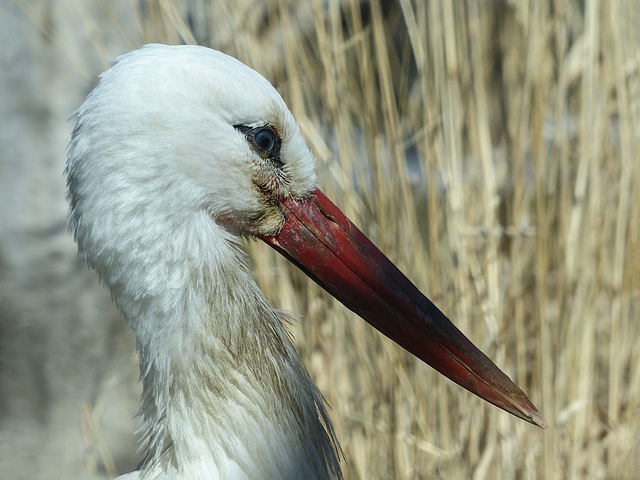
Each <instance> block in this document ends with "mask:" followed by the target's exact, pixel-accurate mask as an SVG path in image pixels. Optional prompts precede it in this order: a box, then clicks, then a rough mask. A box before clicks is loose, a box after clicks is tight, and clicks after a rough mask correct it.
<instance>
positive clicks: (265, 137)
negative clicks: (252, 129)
mask: <svg viewBox="0 0 640 480" xmlns="http://www.w3.org/2000/svg"><path fill="white" fill-rule="evenodd" d="M253 142H254V143H255V145H256V148H257V149H258V150H260V151H261V152H263V153H265V154H267V155H270V154H271V153H273V149H274V148H275V146H276V143H277V136H276V132H274V131H273V129H272V128H271V127H264V128H261V129H260V130H258V131H257V132H256V134H255V136H254V137H253Z"/></svg>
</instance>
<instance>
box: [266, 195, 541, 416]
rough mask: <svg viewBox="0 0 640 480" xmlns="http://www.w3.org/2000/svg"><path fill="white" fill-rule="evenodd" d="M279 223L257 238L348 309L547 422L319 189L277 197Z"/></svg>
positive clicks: (461, 379) (481, 392)
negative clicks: (273, 230)
mask: <svg viewBox="0 0 640 480" xmlns="http://www.w3.org/2000/svg"><path fill="white" fill-rule="evenodd" d="M282 208H283V210H284V212H285V214H286V221H285V224H284V227H283V228H282V230H281V231H280V233H278V234H277V235H275V236H270V237H267V236H265V237H263V238H262V240H264V241H265V242H266V243H268V244H269V245H271V246H272V247H273V248H275V249H276V250H277V251H278V252H280V253H281V254H282V255H284V256H285V257H286V258H287V259H289V260H290V261H291V262H293V263H294V264H295V265H297V266H298V267H299V268H300V269H301V270H302V271H303V272H305V273H306V274H307V275H308V276H309V277H311V278H312V279H313V280H314V281H315V282H316V283H318V285H320V286H321V287H322V288H324V289H325V290H326V291H327V292H329V293H330V294H331V295H333V296H334V297H336V298H337V299H338V300H340V302H342V303H343V304H344V305H345V306H346V307H347V308H349V309H350V310H352V311H354V312H355V313H357V314H358V315H360V316H361V317H362V318H364V319H365V320H366V321H367V322H369V323H370V324H371V325H373V326H374V327H375V328H377V329H378V330H379V331H380V332H382V333H383V334H385V335H386V336H387V337H389V338H390V339H391V340H393V341H394V342H396V343H397V344H398V345H401V346H402V347H403V348H405V349H406V350H408V351H409V352H411V353H412V354H413V355H415V356H416V357H418V358H420V359H422V360H423V361H424V362H426V363H428V364H429V365H431V366H432V367H433V368H435V369H436V370H437V371H439V372H440V373H442V374H443V375H445V376H447V377H449V378H450V379H451V380H453V381H454V382H456V383H457V384H458V385H461V386H462V387H464V388H466V389H467V390H469V391H470V392H472V393H475V394H476V395H478V396H479V397H480V398H483V399H485V400H486V401H487V402H490V403H493V404H494V405H496V406H498V407H500V408H502V409H503V410H505V411H507V412H509V413H511V414H513V415H515V416H516V417H519V418H522V419H523V420H526V421H527V422H530V423H533V424H534V425H538V426H539V427H541V428H547V426H548V425H547V422H546V421H545V419H544V418H543V417H542V415H541V414H540V412H539V411H538V409H537V408H536V407H535V406H534V405H533V403H531V401H530V400H529V399H528V398H527V396H526V395H525V394H524V392H523V391H522V390H520V388H519V387H518V386H517V385H516V384H515V383H513V382H512V381H511V380H510V379H509V377H507V375H505V374H504V373H503V372H502V371H501V370H500V369H499V368H498V367H496V366H495V364H494V363H493V362H492V361H491V360H489V358H488V357H487V356H486V355H485V354H484V353H482V352H481V351H480V350H479V349H478V348H476V346H475V345H474V344H473V343H471V341H470V340H469V339H467V337H465V336H464V335H463V334H462V332H460V330H458V329H457V328H456V327H455V325H454V324H453V323H451V321H450V320H449V319H448V318H447V317H446V316H445V315H444V314H443V313H442V312H441V311H440V310H438V308H437V307H436V306H435V305H434V304H433V303H431V301H430V300H429V299H428V298H427V297H425V296H424V295H423V294H422V293H421V292H420V291H419V290H418V288H417V287H416V286H415V285H414V284H413V283H411V281H410V280H409V279H408V278H407V277H405V276H404V274H403V273H402V272H401V271H400V270H398V268H397V267H396V266H395V265H394V264H393V263H391V261H390V260H389V259H388V258H387V257H385V256H384V254H383V253H382V252H381V251H380V250H378V248H377V247H376V246H375V245H374V244H373V243H371V241H370V240H369V239H368V238H367V237H366V236H365V235H364V234H363V233H362V232H361V231H360V230H358V228H356V227H355V225H353V223H351V221H350V220H349V219H348V218H347V217H346V216H345V215H344V214H343V213H342V212H341V211H340V210H339V209H338V207H336V206H335V205H334V204H333V203H332V202H331V201H330V200H329V199H328V198H327V197H326V196H325V195H324V194H323V193H322V192H321V191H320V190H319V189H316V190H315V191H314V192H313V194H312V195H311V196H310V197H309V198H307V199H305V200H296V199H294V198H292V197H288V198H286V199H285V200H284V201H283V202H282Z"/></svg>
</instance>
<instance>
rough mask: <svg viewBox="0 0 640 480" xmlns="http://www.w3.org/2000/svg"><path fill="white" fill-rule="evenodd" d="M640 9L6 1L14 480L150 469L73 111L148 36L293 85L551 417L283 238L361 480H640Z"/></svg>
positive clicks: (324, 156) (5, 319) (398, 244)
mask: <svg viewBox="0 0 640 480" xmlns="http://www.w3.org/2000/svg"><path fill="white" fill-rule="evenodd" d="M638 5H640V4H637V3H636V2H635V1H634V0H616V1H610V2H608V1H597V0H582V1H578V0H564V1H561V0H559V1H540V2H535V1H530V0H512V1H507V0H503V1H501V0H493V1H472V0H468V1H455V2H450V1H447V0H440V1H438V0H427V1H424V0H398V1H391V0H371V1H365V0H362V1H359V0H311V1H307V0H291V1H289V2H287V1H281V0H267V1H252V0H211V1H206V0H185V1H177V0H158V1H151V0H148V1H143V0H112V1H107V0H88V1H79V0H57V1H46V0H31V1H21V0H0V472H2V473H0V476H2V478H7V479H9V478H11V479H30V480H40V479H59V478H65V479H90V480H94V479H106V478H112V477H114V476H115V475H117V474H119V473H125V472H127V471H130V470H132V469H133V468H134V467H135V465H136V464H137V462H138V461H139V460H140V454H139V453H137V452H136V449H137V446H136V438H135V434H134V431H135V428H136V418H135V415H136V412H137V406H138V398H139V394H140V385H139V384H138V369H137V359H136V355H135V342H134V340H133V338H132V336H131V335H130V333H129V331H128V329H127V327H126V325H125V323H124V321H123V320H122V318H121V317H120V315H119V313H118V312H117V310H116V309H115V307H114V306H113V305H112V304H111V301H110V298H109V294H108V292H107V291H106V289H105V288H104V287H102V286H100V285H99V284H98V282H97V279H96V276H95V275H94V273H93V272H91V271H89V270H88V269H87V268H86V267H85V266H84V265H83V264H82V262H81V261H80V260H78V259H77V257H76V248H75V245H74V244H73V241H72V239H71V238H70V236H69V235H68V234H67V229H66V214H67V204H66V201H65V186H64V181H65V180H64V177H63V175H62V172H63V168H64V163H65V147H66V144H67V142H68V140H69V136H70V132H71V129H72V128H73V124H74V123H73V121H67V118H68V117H69V115H70V114H71V113H72V112H73V111H74V110H75V109H76V108H77V107H78V106H79V105H80V104H81V103H82V101H83V99H84V97H85V96H86V95H87V94H88V93H89V91H90V90H91V88H92V87H93V86H94V85H95V83H96V80H97V75H98V74H99V73H100V72H102V71H103V70H105V69H106V68H108V67H109V61H110V60H112V59H113V58H115V57H117V56H118V55H120V54H122V53H125V52H127V51H129V50H132V49H135V48H138V47H140V46H141V45H143V44H145V43H149V42H162V43H172V44H176V43H198V44H200V45H206V46H209V47H212V48H216V49H219V50H222V51H224V52H226V53H229V54H231V55H233V56H236V57H237V58H239V59H240V60H242V61H243V62H245V63H247V64H248V65H249V66H251V67H252V68H254V69H256V70H258V71H259V72H260V73H262V74H263V75H264V76H266V78H267V79H269V80H270V81H271V82H272V83H273V84H274V85H275V86H276V87H277V89H278V90H279V92H280V93H281V94H282V96H283V97H284V99H285V101H286V102H287V103H288V105H289V107H290V108H291V110H292V112H293V114H294V116H295V117H296V118H297V120H298V121H299V123H300V127H301V130H302V133H303V135H304V136H305V138H306V140H307V143H308V145H309V147H310V148H311V150H312V151H313V153H314V154H315V156H316V158H317V162H318V174H319V184H320V186H321V187H322V189H323V190H324V191H325V192H326V193H327V194H329V195H330V197H332V198H333V199H334V200H335V202H336V203H337V204H338V205H339V206H340V207H341V208H342V209H343V210H344V211H345V213H347V215H349V216H350V217H351V218H352V220H354V222H355V223H356V224H358V225H359V226H360V227H361V229H362V230H363V231H364V232H366V233H367V234H368V235H369V236H370V237H371V238H372V239H373V240H374V241H375V242H376V243H377V244H378V246H380V247H381V249H382V250H383V251H384V252H385V253H386V254H387V255H388V256H389V257H390V258H391V259H392V260H394V261H395V262H396V264H397V265H398V266H399V267H400V268H401V269H402V270H403V271H405V272H406V273H407V274H408V276H409V277H410V278H411V279H412V280H413V281H414V282H416V283H417V285H418V286H419V287H420V288H421V289H422V290H423V291H424V292H425V293H426V294H427V295H428V296H429V297H430V298H431V299H432V300H433V301H434V302H435V303H436V304H437V305H438V306H439V307H440V308H441V309H442V310H443V311H444V312H445V313H446V314H447V315H448V316H449V317H450V318H451V320H452V321H453V322H454V323H456V324H457V325H458V326H459V327H460V328H461V330H462V331H463V332H465V333H466V334H467V336H469V338H471V340H472V341H474V343H476V345H478V346H479V347H480V348H481V349H482V350H484V351H485V352H486V353H487V354H488V355H489V356H490V357H491V358H492V359H494V361H496V363H497V364H498V365H499V366H500V367H501V368H502V369H503V370H504V371H505V372H507V373H508V375H509V376H510V377H511V378H512V379H514V381H516V383H518V384H519V385H520V386H521V387H522V388H523V389H524V390H525V391H526V392H527V394H528V395H529V397H530V398H531V399H532V400H533V402H534V403H535V404H536V405H537V406H538V407H539V408H540V410H541V411H542V413H543V414H544V415H545V417H546V418H547V420H548V421H549V423H550V427H549V429H548V430H547V431H542V430H540V429H538V428H536V427H533V426H531V425H528V424H526V423H525V422H522V421H520V420H518V419H516V418H514V417H511V416H510V415H508V414H506V413H504V412H502V411H500V410H498V409H496V408H494V407H491V406H489V405H487V404H485V403H483V402H482V401H481V400H479V399H478V398H476V397H474V396H472V395H471V394H469V393H468V392H466V391H464V390H463V389H461V388H459V387H457V386H455V385H454V384H452V383H451V382H449V381H448V380H445V379H444V378H442V377H440V376H439V375H437V374H436V373H435V372H434V371H432V370H431V369H430V368H429V367H427V366H426V365H424V364H422V363H420V362H419V361H417V360H415V359H414V358H412V357H411V356H410V355H408V354H406V353H405V352H404V351H402V350H401V349H400V348H399V347H396V346H395V345H393V344H392V343H391V342H389V341H387V340H386V339H385V338H383V337H382V336H381V335H380V334H379V333H378V332H376V331H374V330H373V329H372V328H370V327H369V326H368V325H367V324H365V322H363V321H361V320H360V319H358V318H357V317H355V316H354V315H353V314H351V313H350V312H348V311H346V309H344V308H343V307H342V306H341V305H339V304H338V303H337V302H335V301H334V300H332V299H331V298H330V297H329V296H328V295H327V294H325V293H324V292H322V291H320V289H319V288H318V287H317V286H316V285H315V284H313V283H312V282H311V281H309V280H308V279H307V278H306V277H304V275H302V274H301V273H299V272H297V271H295V269H294V267H291V266H290V265H288V264H287V263H286V261H284V260H283V259H280V258H276V257H277V255H275V254H274V252H272V251H271V249H269V248H268V247H266V246H265V245H262V244H250V245H247V251H248V252H249V253H250V256H251V260H252V264H253V270H254V272H255V275H256V278H257V280H258V283H259V284H260V285H261V286H262V288H263V289H264V290H265V292H266V293H267V295H268V297H269V298H270V301H271V303H272V305H273V306H274V307H277V308H283V309H287V310H290V311H292V312H295V313H296V314H300V315H301V316H302V320H301V321H300V322H299V323H297V324H295V325H293V326H292V330H293V333H294V335H295V338H296V343H297V346H298V349H299V352H300V354H301V356H302V357H303V359H304V361H305V363H306V365H307V367H308V368H309V370H310V372H311V376H312V377H313V378H314V379H315V381H316V382H317V384H318V385H319V387H320V389H321V391H322V392H323V393H324V395H325V396H326V399H327V401H328V403H329V404H330V406H331V417H332V419H333V422H334V423H335V427H336V431H337V434H338V437H339V439H340V440H341V444H342V447H343V449H344V452H345V456H346V458H347V462H346V463H345V464H344V470H345V478H346V479H349V480H351V479H431V478H436V479H437V478H442V479H470V478H474V479H498V478H499V479H576V478H588V479H635V478H639V477H640V348H639V347H638V340H640V321H639V319H640V146H639V132H640V76H639V72H640V27H639V25H640V6H638Z"/></svg>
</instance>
